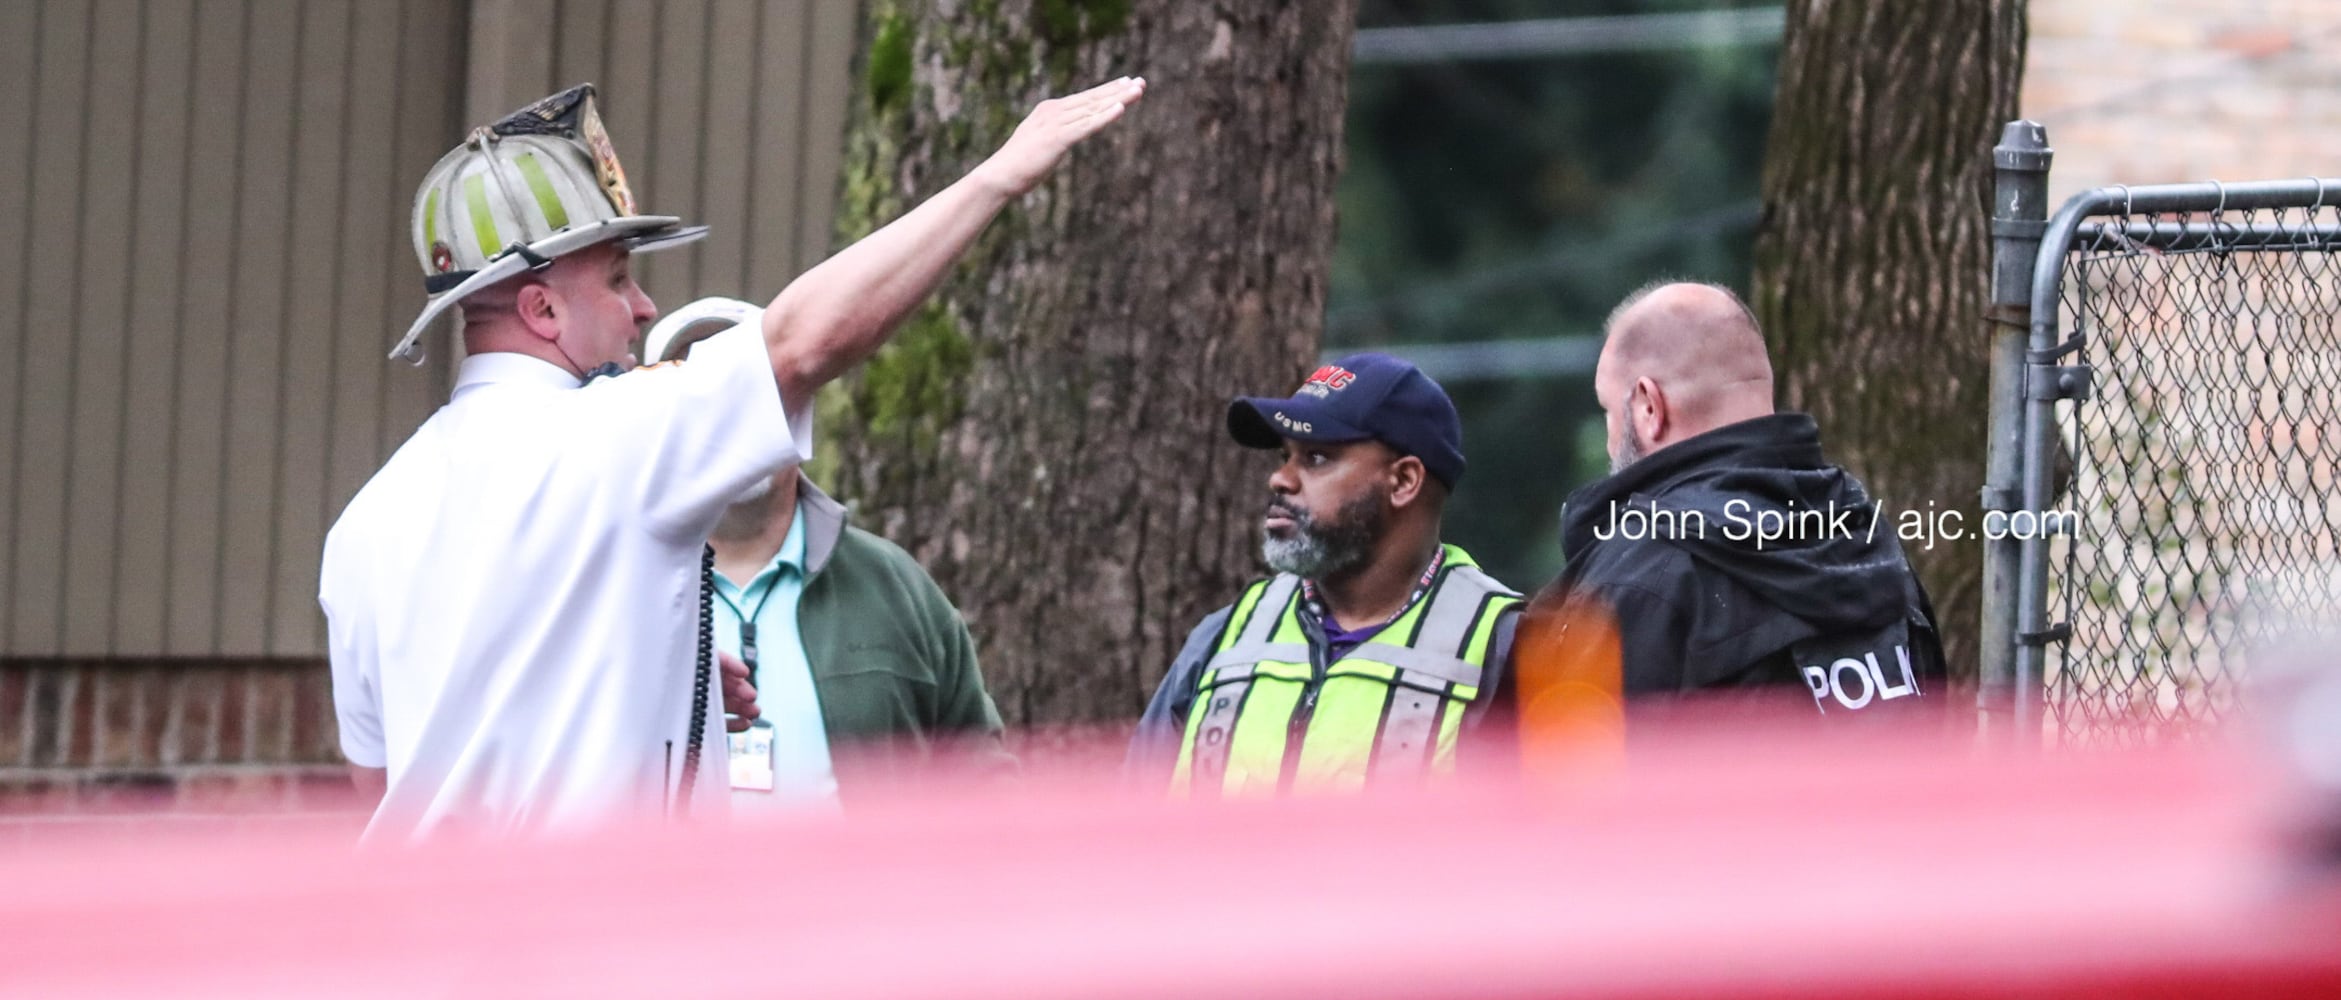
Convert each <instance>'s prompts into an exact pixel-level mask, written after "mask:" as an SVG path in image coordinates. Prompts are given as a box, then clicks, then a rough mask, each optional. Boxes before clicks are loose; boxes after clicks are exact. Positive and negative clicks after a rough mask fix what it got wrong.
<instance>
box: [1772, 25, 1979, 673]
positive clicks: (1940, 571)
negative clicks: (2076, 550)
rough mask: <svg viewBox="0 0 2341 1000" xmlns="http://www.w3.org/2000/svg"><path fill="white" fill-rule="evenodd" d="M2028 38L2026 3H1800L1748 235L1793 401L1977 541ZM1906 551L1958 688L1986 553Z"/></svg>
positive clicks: (1968, 668) (1895, 502)
mask: <svg viewBox="0 0 2341 1000" xmlns="http://www.w3.org/2000/svg"><path fill="white" fill-rule="evenodd" d="M2024 38H2025V11H2024V0H1926V2H1920V3H1892V4H1888V3H1868V2H1849V0H1791V2H1790V3H1789V4H1788V29H1787V37H1786V39H1785V43H1784V45H1785V47H1784V49H1783V51H1782V53H1781V59H1780V83H1779V90H1778V94H1777V97H1776V98H1775V102H1774V111H1773V119H1772V134H1771V138H1770V141H1769V145H1768V148H1767V149H1766V155H1765V171H1764V186H1763V197H1764V219H1763V224H1762V226H1761V228H1760V230H1759V232H1758V234H1757V238H1756V252H1755V276H1754V280H1753V282H1752V286H1753V289H1754V293H1755V294H1754V302H1753V305H1754V307H1755V310H1756V314H1757V316H1758V317H1759V318H1760V319H1761V320H1762V321H1763V324H1764V328H1765V330H1766V336H1767V338H1768V339H1769V340H1770V342H1771V346H1772V356H1773V361H1774V364H1775V365H1776V367H1777V376H1778V383H1779V391H1780V395H1781V398H1782V402H1783V404H1784V405H1787V406H1789V407H1793V408H1797V409H1802V410H1806V411H1808V412H1810V413H1812V414H1813V416H1814V417H1815V418H1816V419H1818V420H1819V421H1820V424H1821V428H1822V432H1823V435H1824V440H1825V441H1826V442H1827V443H1828V445H1829V451H1830V453H1831V455H1832V457H1833V458H1834V459H1835V460H1836V461H1837V462H1839V463H1840V464H1842V465H1844V466H1846V467H1847V468H1849V469H1851V470H1852V471H1853V472H1854V473H1855V474H1856V475H1859V476H1860V477H1862V479H1863V481H1864V482H1866V483H1867V484H1868V485H1869V487H1870V491H1871V493H1872V494H1873V495H1875V496H1876V497H1877V498H1879V499H1880V500H1881V501H1882V502H1884V503H1885V504H1886V505H1887V507H1888V509H1889V511H1890V512H1892V513H1899V512H1901V511H1904V510H1913V509H1915V510H1919V511H1925V510H1926V509H1927V507H1928V504H1930V503H1932V504H1934V507H1935V509H1936V510H1947V509H1957V510H1959V511H1960V512H1961V513H1962V515H1963V516H1964V517H1965V527H1966V530H1967V531H1969V532H1971V533H1972V532H1976V531H1978V530H1979V529H1980V526H1981V524H1982V514H1981V511H1980V509H1979V508H1980V504H1979V498H1978V491H1979V490H1980V488H1981V487H1982V484H1983V458H1984V447H1985V438H1986V429H1985V420H1986V413H1987V405H1988V403H1987V399H1986V392H1987V387H1988V382H1989V371H1988V368H1989V364H1990V359H1989V357H1988V356H1987V355H1988V350H1987V348H1988V344H1987V342H1986V340H1985V337H1984V332H1985V330H1986V329H1987V327H1986V325H1985V317H1984V311H1985V306H1986V304H1987V302H1988V296H1989V291H1990V288H1989V283H1990V277H1991V267H1990V262H1991V233H1990V200H1991V184H1992V163H1991V148H1992V143H1993V142H1994V141H1995V140H1996V139H1997V137H1998V135H1999V130H2000V126H2001V124H2002V123H2004V122H2006V121H2007V120H2009V119H2011V118H2013V117H2015V115H2016V98H2017V89H2018V86H2019V84H2020V83H2021V81H2022V77H2023V65H2024ZM1888 523H1891V522H1888ZM1883 527H1884V526H1883V525H1881V529H1882V528H1883ZM1904 548H1905V549H1906V550H1907V551H1908V552H1909V555H1910V558H1911V561H1912V562H1913V564H1915V565H1916V566H1917V568H1918V571H1919V575H1920V578H1921V579H1923V580H1924V581H1925V582H1926V584H1927V589H1928V590H1929V592H1930V593H1931V594H1932V595H1933V597H1934V601H1935V607H1936V611H1937V613H1938V615H1939V617H1940V618H1941V619H1942V626H1943V628H1944V639H1945V651H1946V653H1947V654H1948V655H1949V658H1950V662H1951V669H1952V676H1953V677H1954V679H1958V680H1962V681H1964V680H1968V679H1972V678H1973V677H1974V673H1975V656H1976V628H1977V621H1978V615H1979V613H1980V611H1979V608H1980V605H1979V600H1980V593H1981V578H1982V567H1983V548H1982V544H1981V542H1980V541H1979V540H1977V539H1976V538H1973V537H1970V538H1968V539H1965V540H1962V541H1953V542H1948V543H1938V544H1936V545H1935V546H1934V548H1933V549H1932V550H1928V549H1926V548H1924V547H1923V543H1917V542H1906V543H1905V544H1904Z"/></svg>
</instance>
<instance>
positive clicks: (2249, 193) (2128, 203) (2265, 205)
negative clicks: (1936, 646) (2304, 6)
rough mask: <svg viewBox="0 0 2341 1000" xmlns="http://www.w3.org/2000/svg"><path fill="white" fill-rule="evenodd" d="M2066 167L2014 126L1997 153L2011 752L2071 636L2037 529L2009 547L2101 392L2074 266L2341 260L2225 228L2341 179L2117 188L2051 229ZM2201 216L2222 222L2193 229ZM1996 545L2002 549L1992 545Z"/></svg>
mask: <svg viewBox="0 0 2341 1000" xmlns="http://www.w3.org/2000/svg"><path fill="white" fill-rule="evenodd" d="M2054 155H2055V154H2054V150H2053V149H2052V148H2051V147H2050V146H2049V144H2048V133H2047V130H2046V129H2045V128H2043V127H2042V126H2041V125H2040V124H2038V123H2036V122H2032V121H2014V122H2009V123H2008V124H2007V125H2006V126H2005V128H2004V129H2003V130H2002V132H2001V135H2000V141H1999V144H1998V145H1996V146H1995V147H1993V149H1992V163H1993V168H1994V187H1993V194H1992V217H1991V236H1992V264H1991V268H1992V270H1991V296H1990V305H1989V309H1988V313H1987V319H1986V325H1987V327H1988V328H1989V331H1990V338H1991V385H1990V396H1989V398H1990V418H1989V419H1990V427H1989V450H1988V451H1987V453H1986V456H1985V463H1984V486H1983V491H1982V505H1981V506H1982V510H1983V512H1984V528H1985V542H1984V574H1983V607H1982V616H1981V617H1982V622H1981V626H1982V643H1981V655H1980V662H1979V664H1978V690H1977V700H1978V705H1977V708H1978V712H1979V722H1980V728H1981V731H1982V734H1983V737H1984V739H1986V740H1987V741H1989V742H1991V743H1995V744H2000V745H2010V744H2013V745H2017V746H2033V745H2037V744H2038V743H2039V742H2040V740H2041V738H2042V735H2043V727H2044V722H2045V713H2046V711H2047V708H2048V701H2047V694H2048V692H2047V690H2046V686H2045V685H2046V681H2047V678H2046V676H2045V665H2046V661H2047V653H2048V646H2049V645H2050V644H2052V643H2062V642H2066V641H2067V640H2069V639H2071V638H2072V637H2073V627H2072V623H2071V622H2052V621H2051V620H2050V612H2049V606H2048V602H2049V597H2050V591H2049V548H2050V543H2051V539H2050V537H2048V535H2047V534H2044V533H2041V532H2038V531H2033V532H2026V533H2024V534H2025V537H2010V535H2011V534H2012V533H2011V532H2009V531H2007V530H2006V529H2007V527H2008V526H2009V524H2010V520H2009V519H2011V518H2020V517H2023V516H2029V517H2031V518H2032V519H2033V521H2034V522H2035V523H2038V522H2039V521H2041V520H2042V518H2043V517H2044V516H2045V515H2047V514H2049V513H2050V512H2051V510H2052V506H2051V505H2052V504H2053V503H2054V499H2055V498H2054V489H2055V485H2056V484H2055V482H2054V473H2055V467H2054V466H2055V461H2056V457H2057V448H2058V425H2057V412H2056V407H2057V403H2058V402H2060V401H2062V400H2087V399H2089V398H2090V395H2091V393H2092V390H2093V388H2094V382H2095V372H2094V371H2093V370H2092V369H2091V368H2090V366H2088V365H2086V364H2075V363H2072V361H2073V358H2074V355H2075V354H2076V353H2078V352H2079V351H2081V349H2082V348H2083V347H2084V346H2085V342H2086V340H2085V338H2086V337H2087V336H2088V335H2089V334H2088V332H2087V331H2082V332H2077V333H2075V334H2073V335H2072V336H2071V337H2069V338H2067V337H2065V336H2064V335H2063V330H2062V314H2061V305H2062V296H2063V294H2064V279H2065V271H2066V264H2067V257H2068V255H2069V254H2070V253H2072V252H2073V251H2075V250H2079V249H2083V248H2088V247H2094V246H2097V245H2099V241H2100V240H2101V239H2102V238H2104V237H2105V236H2106V235H2107V234H2109V233H2116V232H2118V233H2119V235H2120V236H2121V237H2122V238H2123V239H2124V240H2126V241H2127V242H2128V243H2130V244H2132V245H2135V246H2139V247H2144V248H2150V249H2154V250H2200V249H2208V248H2221V247H2224V248H2231V249H2238V250H2249V251H2273V252H2285V251H2292V252H2300V251H2317V252H2341V230H2334V229H2330V228H2326V229H2319V228H2317V227H2314V226H2310V227H2301V228H2291V227H2284V226H2280V225H2263V224H2259V223H2257V222H2254V223H2252V224H2248V225H2236V224H2231V223H2223V222H2222V221H2221V218H2220V216H2222V215H2223V214H2224V213H2226V212H2230V211H2254V210H2267V209H2275V210H2283V209H2306V210H2309V211H2310V212H2311V213H2312V214H2313V212H2314V211H2315V210H2317V209H2320V208H2332V207H2334V206H2336V205H2341V180H2336V179H2330V178H2322V179H2320V178H2305V179H2297V180H2282V181H2258V182H2250V183H2239V184H2223V183H2220V182H2218V181H2208V182H2201V183H2190V184H2162V185H2152V186H2123V185H2114V186H2108V187H2100V188H2094V189H2091V190H2088V191H2083V192H2080V193H2078V194H2075V195H2073V196H2072V197H2071V198H2069V199H2067V200H2066V201H2065V203H2064V205H2063V206H2062V207H2060V208H2059V209H2058V210H2057V212H2056V214H2055V216H2054V217H2053V218H2052V217H2050V216H2049V215H2048V213H2047V199H2048V171H2049V166H2050V164H2051V162H2052V161H2053V159H2054ZM2141 214H2143V215H2163V214H2169V215H2180V216H2182V218H2181V219H2180V220H2177V221H2172V222H2159V221H2158V222H2152V223H2147V224H2143V225H2141V224H2135V223H2130V222H2128V221H2127V220H2126V217H2128V216H2132V215H2141ZM2197 214H2208V215H2209V216H2210V217H2211V218H2210V220H2209V221H2193V220H2191V219H2186V218H2183V216H2187V215H2197ZM2101 216H2117V217H2125V219H2124V222H2123V223H2121V224H2120V225H2121V228H2119V229H2118V230H2117V229H2115V228H2113V226H2111V225H2109V224H2107V223H2105V222H2101V221H2092V220H2094V219H2097V218H2098V217H2101ZM2312 221H2313V220H2312ZM1995 533H1996V534H1997V535H1998V536H1999V537H1996V538H1995V537H1993V535H1994V534H1995ZM2174 610H2175V609H2174ZM2069 655H2070V654H2069V652H2068V656H2069Z"/></svg>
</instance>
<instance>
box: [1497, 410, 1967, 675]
mask: <svg viewBox="0 0 2341 1000" xmlns="http://www.w3.org/2000/svg"><path fill="white" fill-rule="evenodd" d="M1561 545H1562V551H1563V554H1564V556H1565V557H1566V559H1567V562H1566V564H1565V568H1564V569H1563V571H1562V573H1561V575H1560V577H1559V578H1558V579H1556V580H1555V581H1554V582H1553V583H1552V584H1551V585H1550V586H1548V587H1546V588H1545V590H1544V591H1543V592H1541V593H1539V594H1538V595H1537V598H1536V600H1535V602H1534V603H1533V604H1532V607H1531V609H1530V612H1529V614H1530V620H1531V622H1534V621H1536V620H1537V618H1538V617H1539V616H1541V615H1550V614H1551V613H1553V612H1554V611H1555V610H1556V609H1562V608H1567V609H1571V610H1570V613H1572V614H1585V613H1592V612H1600V613H1606V614H1609V615H1611V616H1614V618H1613V624H1614V627H1615V629H1616V636H1617V643H1618V646H1619V651H1620V653H1621V661H1622V662H1621V668H1622V674H1623V676H1622V686H1623V690H1624V693H1625V694H1626V695H1627V696H1628V697H1629V699H1632V698H1634V697H1636V696H1651V695H1661V694H1681V693H1690V692H1714V691H1717V690H1721V689H1737V690H1744V691H1746V692H1747V693H1751V694H1753V693H1756V692H1757V691H1764V692H1769V693H1771V694H1774V695H1784V689H1786V691H1785V697H1788V698H1792V699H1793V701H1794V702H1796V703H1799V704H1801V703H1803V702H1804V700H1805V699H1804V698H1803V697H1802V694H1809V695H1810V696H1811V698H1810V704H1811V706H1812V709H1813V710H1814V711H1817V712H1818V713H1819V714H1820V715H1822V716H1824V717H1832V718H1845V717H1852V716H1863V717H1867V716H1877V715H1886V714H1903V710H1905V709H1915V708H1917V707H1919V706H1920V705H1922V704H1925V705H1926V706H1927V707H1929V708H1935V709H1940V708H1942V707H1944V705H1943V702H1944V697H1943V696H1944V692H1943V691H1942V690H1941V689H1942V686H1943V684H1942V678H1943V673H1944V664H1943V654H1942V645H1941V641H1940V637H1939V635H1938V632H1937V629H1936V625H1935V616H1934V609H1933V607H1932V605H1931V604H1930V603H1929V602H1928V600H1927V596H1926V591H1925V588H1924V587H1922V586H1921V585H1920V584H1919V581H1918V578H1917V576H1916V575H1915V574H1913V573H1912V572H1911V569H1910V564H1909V562H1908V561H1907V560H1906V559H1904V557H1903V554H1902V548H1901V545H1900V543H1899V542H1898V541H1896V538H1895V521H1894V519H1893V517H1891V516H1890V515H1888V514H1887V513H1886V512H1885V511H1883V510H1882V508H1881V506H1880V505H1879V504H1878V503H1877V502H1875V501H1874V500H1873V499H1872V498H1871V497H1870V496H1869V493H1868V492H1867V491H1866V490H1864V489H1863V488H1862V485H1861V483H1860V482H1859V481H1858V480H1856V479H1855V478H1854V477H1853V476H1852V475H1851V474H1849V473H1847V472H1846V471H1845V470H1844V469H1841V468H1838V467H1836V466H1834V465H1830V464H1829V463H1828V462H1827V461H1826V460H1825V459H1823V458H1822V455H1821V437H1820V430H1819V428H1818V427H1816V426H1815V425H1814V423H1813V419H1812V418H1811V417H1809V416H1806V415H1804V414H1801V413H1780V414H1774V415H1771V416H1766V417H1760V418H1757V419H1753V420H1747V421H1742V422H1740V423H1736V424H1731V425H1729V426H1726V427H1721V428H1718V429H1716V430H1713V431H1710V432H1708V433H1705V434H1700V435H1698V436H1696V437H1692V438H1689V439H1687V440H1684V441H1681V442H1678V443H1676V444H1673V445H1670V446H1668V447H1666V448H1662V449H1660V450H1658V451H1656V452H1653V453H1651V454H1650V455H1648V456H1647V457H1645V458H1643V459H1642V460H1640V461H1637V462H1635V463H1633V464H1632V465H1630V466H1628V467H1626V468H1625V469H1623V470H1621V471H1619V472H1617V473H1615V474H1613V475H1611V476H1609V477H1608V478H1606V479H1603V480H1600V481H1598V482H1595V483H1592V484H1589V485H1587V486H1586V487H1584V488H1582V489H1580V490H1578V491H1577V492H1576V493H1574V494H1572V495H1571V496H1570V497H1569V500H1568V503H1567V505H1566V506H1565V507H1564V508H1563V509H1562V540H1561ZM1796 692H1801V693H1802V694H1797V693H1796ZM1800 711H1801V710H1800Z"/></svg>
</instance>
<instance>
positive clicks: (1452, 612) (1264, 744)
mask: <svg viewBox="0 0 2341 1000" xmlns="http://www.w3.org/2000/svg"><path fill="white" fill-rule="evenodd" d="M1301 604H1302V601H1301V581H1300V578H1299V577H1296V576H1293V575H1291V574H1278V575H1277V576H1275V577H1272V578H1270V579H1267V580H1262V581H1259V582H1257V583H1254V584H1252V585H1251V586H1250V587H1247V588H1245V590H1244V596H1243V597H1242V599H1240V600H1238V601H1236V603H1235V607H1234V609H1233V611H1232V612H1231V613H1230V614H1229V615H1228V620H1227V627H1226V628H1225V629H1224V630H1223V631H1221V633H1220V636H1219V642H1218V644H1217V646H1216V647H1215V649H1214V652H1213V655H1212V657H1211V660H1210V662H1209V663H1207V664H1205V666H1204V669H1203V671H1202V673H1201V674H1200V675H1199V676H1198V677H1197V680H1196V691H1195V694H1196V697H1195V704H1194V707H1193V708H1192V709H1190V710H1189V711H1188V714H1187V734H1186V738H1185V740H1184V741H1182V743H1181V745H1180V747H1179V763H1178V768H1177V770H1175V771H1174V772H1173V773H1172V778H1171V787H1172V789H1173V791H1175V792H1178V793H1182V794H1184V793H1191V792H1201V793H1204V794H1209V793H1211V792H1212V791H1214V790H1216V791H1218V792H1219V793H1221V794H1227V795H1243V794H1262V793H1272V792H1276V791H1279V790H1285V789H1301V790H1305V791H1349V790H1355V789H1358V788H1362V787H1364V785H1365V783H1366V782H1367V780H1368V779H1373V780H1375V781H1383V780H1387V779H1398V780H1404V779H1407V778H1419V777H1421V776H1423V775H1426V774H1444V773H1450V772H1452V771H1453V770H1454V768H1455V742H1456V736H1457V734H1458V733H1460V732H1461V730H1462V725H1463V712H1464V709H1465V707H1466V706H1468V705H1470V703H1471V702H1472V701H1473V700H1474V699H1476V698H1478V697H1479V695H1480V686H1481V684H1480V682H1481V676H1482V672H1483V670H1484V669H1485V668H1486V666H1487V658H1488V656H1489V653H1490V647H1492V646H1493V645H1494V642H1495V634H1496V626H1497V623H1498V621H1499V620H1500V619H1501V618H1502V617H1503V615H1504V613H1505V612H1506V611H1509V610H1511V609H1512V608H1514V607H1517V606H1518V605H1519V604H1520V595H1519V593H1518V592H1516V591H1513V590H1511V589H1509V588H1507V587H1505V586H1504V585H1503V584H1501V583H1497V582H1496V581H1495V578H1493V577H1490V576H1488V575H1487V574H1486V573H1483V572H1480V569H1479V565H1478V564H1477V563H1475V562H1473V561H1472V559H1471V556H1469V555H1467V554H1465V553H1464V551H1463V550H1462V549H1459V548H1456V547H1455V546H1452V545H1449V546H1446V563H1445V565H1444V566H1442V567H1441V568H1440V570H1439V573H1438V575H1437V577H1436V578H1434V579H1433V580H1432V581H1431V586H1430V589H1429V590H1428V591H1427V592H1425V593H1424V595H1423V596H1422V598H1420V599H1419V600H1416V601H1415V602H1414V604H1413V605H1412V606H1410V607H1408V608H1407V609H1406V611H1405V612H1403V613H1401V614H1400V615H1399V616H1398V618H1397V619H1396V620H1393V621H1392V622H1391V623H1390V624H1388V625H1386V626H1384V627H1383V628H1382V630H1381V631H1380V632H1378V633H1376V634H1375V635H1374V637H1373V638H1371V639H1368V640H1366V641H1365V642H1363V643H1360V644H1359V645H1358V646H1357V648H1356V649H1353V650H1351V651H1350V652H1349V653H1348V655H1345V656H1343V657H1342V658H1341V659H1339V660H1335V661H1333V662H1331V663H1320V662H1318V661H1319V660H1321V658H1322V657H1323V656H1324V653H1325V650H1324V648H1323V646H1322V645H1320V644H1315V643H1311V642H1310V641H1309V632H1308V629H1307V626H1306V625H1304V624H1303V621H1302V607H1301Z"/></svg>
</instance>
